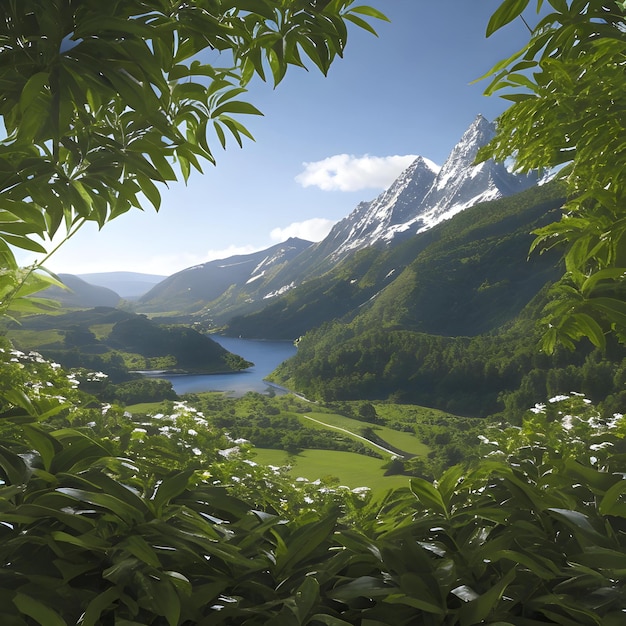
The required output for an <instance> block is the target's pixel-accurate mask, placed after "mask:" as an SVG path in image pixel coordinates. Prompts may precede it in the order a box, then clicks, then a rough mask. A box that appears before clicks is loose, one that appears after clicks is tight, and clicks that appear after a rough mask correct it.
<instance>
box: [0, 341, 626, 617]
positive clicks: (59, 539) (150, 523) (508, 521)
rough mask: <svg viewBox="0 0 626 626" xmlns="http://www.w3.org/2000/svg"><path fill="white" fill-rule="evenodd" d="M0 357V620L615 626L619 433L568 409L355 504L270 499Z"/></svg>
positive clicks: (193, 420) (224, 462)
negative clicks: (437, 472)
mask: <svg viewBox="0 0 626 626" xmlns="http://www.w3.org/2000/svg"><path fill="white" fill-rule="evenodd" d="M0 354H2V357H3V359H2V361H3V363H2V373H3V377H2V379H3V380H11V382H12V384H11V385H10V386H7V387H5V388H4V389H3V391H2V398H3V406H2V413H1V419H0V428H1V429H2V440H3V445H2V446H1V447H0V476H1V480H2V484H1V485H0V512H1V520H0V521H1V523H0V563H1V566H0V590H1V591H0V599H1V602H0V618H1V619H2V623H3V624H10V625H19V626H31V625H32V624H41V625H42V626H51V625H52V626H57V625H63V624H75V623H80V624H92V625H106V624H113V623H115V624H125V625H127V626H128V625H131V624H155V625H157V624H158V625H161V624H167V625H168V626H175V625H179V626H183V625H185V626H190V625H192V624H269V623H276V624H281V625H282V624H286V625H289V624H294V625H295V624H311V625H323V624H327V625H340V624H359V623H368V624H375V625H386V624H388V625H390V626H391V625H393V626H398V625H402V624H407V625H408V624H411V625H414V624H417V625H420V624H423V625H428V626H430V625H436V624H459V625H461V626H470V625H472V624H478V623H487V624H520V625H532V624H550V623H552V624H563V625H574V624H576V625H580V624H590V625H599V624H602V625H603V626H607V625H608V626H611V625H612V624H616V625H617V624H621V623H622V622H621V619H622V616H623V607H624V606H626V597H625V596H626V590H625V589H624V581H623V576H624V568H623V563H624V558H625V557H626V539H625V534H624V529H626V501H625V499H624V497H625V496H624V494H625V493H626V481H624V479H623V476H624V472H625V471H626V455H625V454H624V453H625V451H626V446H625V441H624V435H625V434H626V425H625V424H624V420H623V418H622V417H621V416H620V415H616V416H613V417H612V418H610V419H609V420H603V419H602V418H601V416H600V414H599V413H598V411H597V410H596V409H594V407H593V406H592V405H591V404H590V403H589V402H588V401H587V400H586V399H584V398H582V397H579V396H576V395H572V396H563V397H555V398H553V399H552V401H551V402H547V403H546V405H537V406H536V407H535V408H534V409H533V410H532V411H531V412H529V414H528V416H527V418H526V419H525V421H524V423H523V425H522V426H517V427H514V426H506V425H503V426H502V427H500V428H497V429H496V428H494V429H493V431H492V432H489V433H486V434H485V436H484V438H483V443H484V448H485V450H484V457H483V459H482V460H481V461H480V462H479V463H478V464H476V465H475V466H474V467H472V468H463V467H461V466H456V467H453V468H451V469H449V470H448V471H447V472H446V473H445V474H444V475H442V476H441V477H440V478H439V479H438V480H437V481H435V482H429V481H426V480H424V479H420V478H414V479H412V480H411V481H410V486H409V487H407V488H406V489H401V490H398V491H395V492H391V493H389V494H387V495H386V496H385V497H384V498H382V499H380V500H376V501H373V500H371V499H370V497H369V496H368V495H367V492H362V491H360V490H356V491H355V492H350V491H345V490H344V491H338V490H334V489H330V488H328V487H327V486H325V485H322V484H320V483H307V484H303V483H298V484H296V485H290V483H289V481H288V480H287V479H286V478H285V476H284V475H282V474H281V472H280V471H278V470H271V469H268V468H262V467H260V466H257V465H255V464H254V462H251V461H249V460H248V459H247V458H246V456H245V449H242V448H241V447H240V446H239V445H238V444H237V442H232V441H228V439H227V438H225V437H224V435H223V434H221V433H220V432H219V431H215V430H214V429H211V428H210V427H209V424H208V422H207V420H206V419H205V417H204V416H203V415H202V414H200V413H198V412H197V411H195V410H192V409H189V408H188V407H185V406H184V405H183V404H180V403H178V404H175V405H173V406H172V411H171V414H170V415H159V416H155V418H154V420H152V421H151V422H147V423H143V424H139V423H137V422H136V421H135V420H133V418H132V416H130V415H128V414H127V415H124V414H123V413H122V412H121V411H119V410H117V409H116V408H115V407H110V406H106V407H104V408H100V407H97V408H96V407H94V406H93V405H92V406H91V408H89V407H88V406H87V405H86V403H85V402H84V398H81V391H80V388H79V387H78V385H77V382H76V380H75V379H74V378H73V377H72V376H69V377H68V376H67V375H66V374H65V372H63V370H62V369H61V368H59V367H58V366H56V365H54V364H50V363H48V362H46V361H45V360H43V359H41V357H39V356H38V355H36V354H34V353H33V354H23V353H18V352H16V351H11V350H10V349H9V348H8V346H6V347H5V348H4V352H2V353H0ZM47 383H50V385H48V384H47ZM61 393H63V394H64V395H60V394H61Z"/></svg>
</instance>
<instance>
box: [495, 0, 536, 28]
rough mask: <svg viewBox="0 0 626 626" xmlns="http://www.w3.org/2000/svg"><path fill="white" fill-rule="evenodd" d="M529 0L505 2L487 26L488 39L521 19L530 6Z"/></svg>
mask: <svg viewBox="0 0 626 626" xmlns="http://www.w3.org/2000/svg"><path fill="white" fill-rule="evenodd" d="M528 2H529V0H504V2H502V4H501V5H500V6H499V7H498V9H497V10H496V12H495V13H494V14H493V15H492V16H491V19H490V20H489V23H488V24H487V37H490V36H491V35H493V33H495V32H496V31H497V30H499V29H500V28H502V27H503V26H505V25H506V24H508V23H509V22H512V21H513V20H514V19H515V18H516V17H519V16H520V15H521V14H522V12H523V11H524V9H525V8H526V7H527V6H528Z"/></svg>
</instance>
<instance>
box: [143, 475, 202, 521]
mask: <svg viewBox="0 0 626 626" xmlns="http://www.w3.org/2000/svg"><path fill="white" fill-rule="evenodd" d="M193 473H194V471H193V470H187V471H185V472H178V473H177V474H174V475H173V476H170V477H168V478H165V479H163V481H162V482H161V484H160V485H159V486H158V487H157V490H156V492H155V493H154V495H153V496H152V500H153V502H154V506H155V508H156V510H157V511H162V509H163V507H164V506H165V505H167V504H169V503H170V501H171V500H172V499H173V498H175V497H176V496H178V495H180V494H181V493H183V491H185V489H187V485H188V484H189V479H190V478H191V476H192V475H193Z"/></svg>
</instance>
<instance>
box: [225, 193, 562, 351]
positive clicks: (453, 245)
mask: <svg viewBox="0 0 626 626" xmlns="http://www.w3.org/2000/svg"><path fill="white" fill-rule="evenodd" d="M562 201H563V192H562V190H561V189H560V187H559V185H558V184H556V183H554V184H548V185H544V186H541V187H534V188H532V189H529V190H527V191H525V192H522V193H520V194H517V195H515V196H512V197H509V198H503V199H500V200H496V201H493V202H486V203H481V204H478V205H476V206H474V207H471V208H469V209H466V210H465V211H463V212H462V213H460V214H458V215H456V216H455V217H454V218H453V219H451V220H449V221H447V222H444V223H442V224H440V225H438V226H436V227H434V228H432V229H431V230H429V231H426V232H424V233H421V234H420V235H417V236H415V237H413V238H411V239H410V240H409V241H406V242H405V243H403V244H400V245H398V246H396V247H393V248H391V249H384V248H382V249H381V248H377V247H371V248H368V249H365V250H363V251H361V252H359V253H357V254H355V255H353V256H352V257H348V258H347V259H346V260H345V261H343V262H342V263H339V264H338V265H337V266H336V268H335V269H334V270H332V271H331V272H328V273H326V274H324V275H323V276H321V277H319V278H315V279H311V280H309V281H307V282H305V283H304V284H303V285H301V286H299V287H298V288H297V289H294V290H292V291H290V292H288V293H287V294H285V295H283V296H282V297H280V298H277V299H275V300H274V301H273V302H272V304H270V305H268V306H267V307H266V308H265V309H263V310H262V311H260V312H258V313H254V314H251V315H247V316H243V317H236V318H234V319H233V320H231V322H230V324H229V328H228V330H229V333H231V334H233V335H242V336H244V337H265V338H275V339H295V338H297V337H299V336H300V335H303V334H304V333H305V332H307V331H309V330H311V329H313V328H314V327H316V326H319V325H320V324H322V323H323V322H326V321H330V320H332V319H339V318H342V317H344V316H346V315H347V316H349V317H353V316H354V315H356V314H357V313H359V312H362V311H363V309H367V310H369V307H372V312H371V313H369V314H370V315H372V317H371V320H372V323H376V324H380V323H384V324H385V325H386V326H394V327H398V328H406V329H411V330H420V331H423V332H429V333H434V334H446V335H474V334H477V333H481V332H486V331H488V330H491V329H493V328H497V327H498V326H499V325H501V324H503V323H504V322H506V321H507V320H511V319H513V318H514V317H515V315H517V314H518V313H519V312H520V311H521V309H522V308H523V307H524V306H525V305H526V304H527V303H528V302H529V301H530V300H531V299H532V298H533V297H534V296H535V295H536V294H537V293H538V292H539V290H540V289H541V288H542V287H543V286H544V285H545V284H546V282H548V281H553V280H555V279H556V278H557V277H558V276H559V275H560V272H561V270H560V268H559V267H558V256H557V255H556V254H554V253H553V254H547V255H538V254H537V255H534V256H533V257H532V258H531V259H530V260H528V259H527V257H528V248H529V246H530V243H531V242H532V235H531V234H530V232H531V231H532V230H533V229H535V228H537V227H539V226H541V225H543V224H545V223H548V222H550V221H553V220H555V219H557V218H558V210H559V208H560V206H561V204H562ZM374 297H375V299H374V300H372V298H374Z"/></svg>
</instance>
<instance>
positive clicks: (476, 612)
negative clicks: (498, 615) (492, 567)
mask: <svg viewBox="0 0 626 626" xmlns="http://www.w3.org/2000/svg"><path fill="white" fill-rule="evenodd" d="M513 580H515V570H514V569H511V570H509V571H508V572H507V573H506V574H505V575H504V576H503V577H502V578H501V579H500V580H499V581H498V582H497V583H496V584H495V585H494V586H493V587H492V588H491V589H489V591H486V592H485V593H483V594H482V595H481V596H480V597H478V598H476V599H475V600H471V601H470V602H467V603H466V604H463V605H462V606H461V607H460V608H459V623H460V625H461V626H473V625H474V624H480V623H482V622H484V620H486V619H487V618H488V617H489V615H490V614H491V613H492V612H494V610H495V609H496V608H497V606H498V604H499V602H500V599H501V598H502V595H503V594H504V592H505V591H506V588H507V587H508V586H509V585H510V584H511V583H512V582H513Z"/></svg>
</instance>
